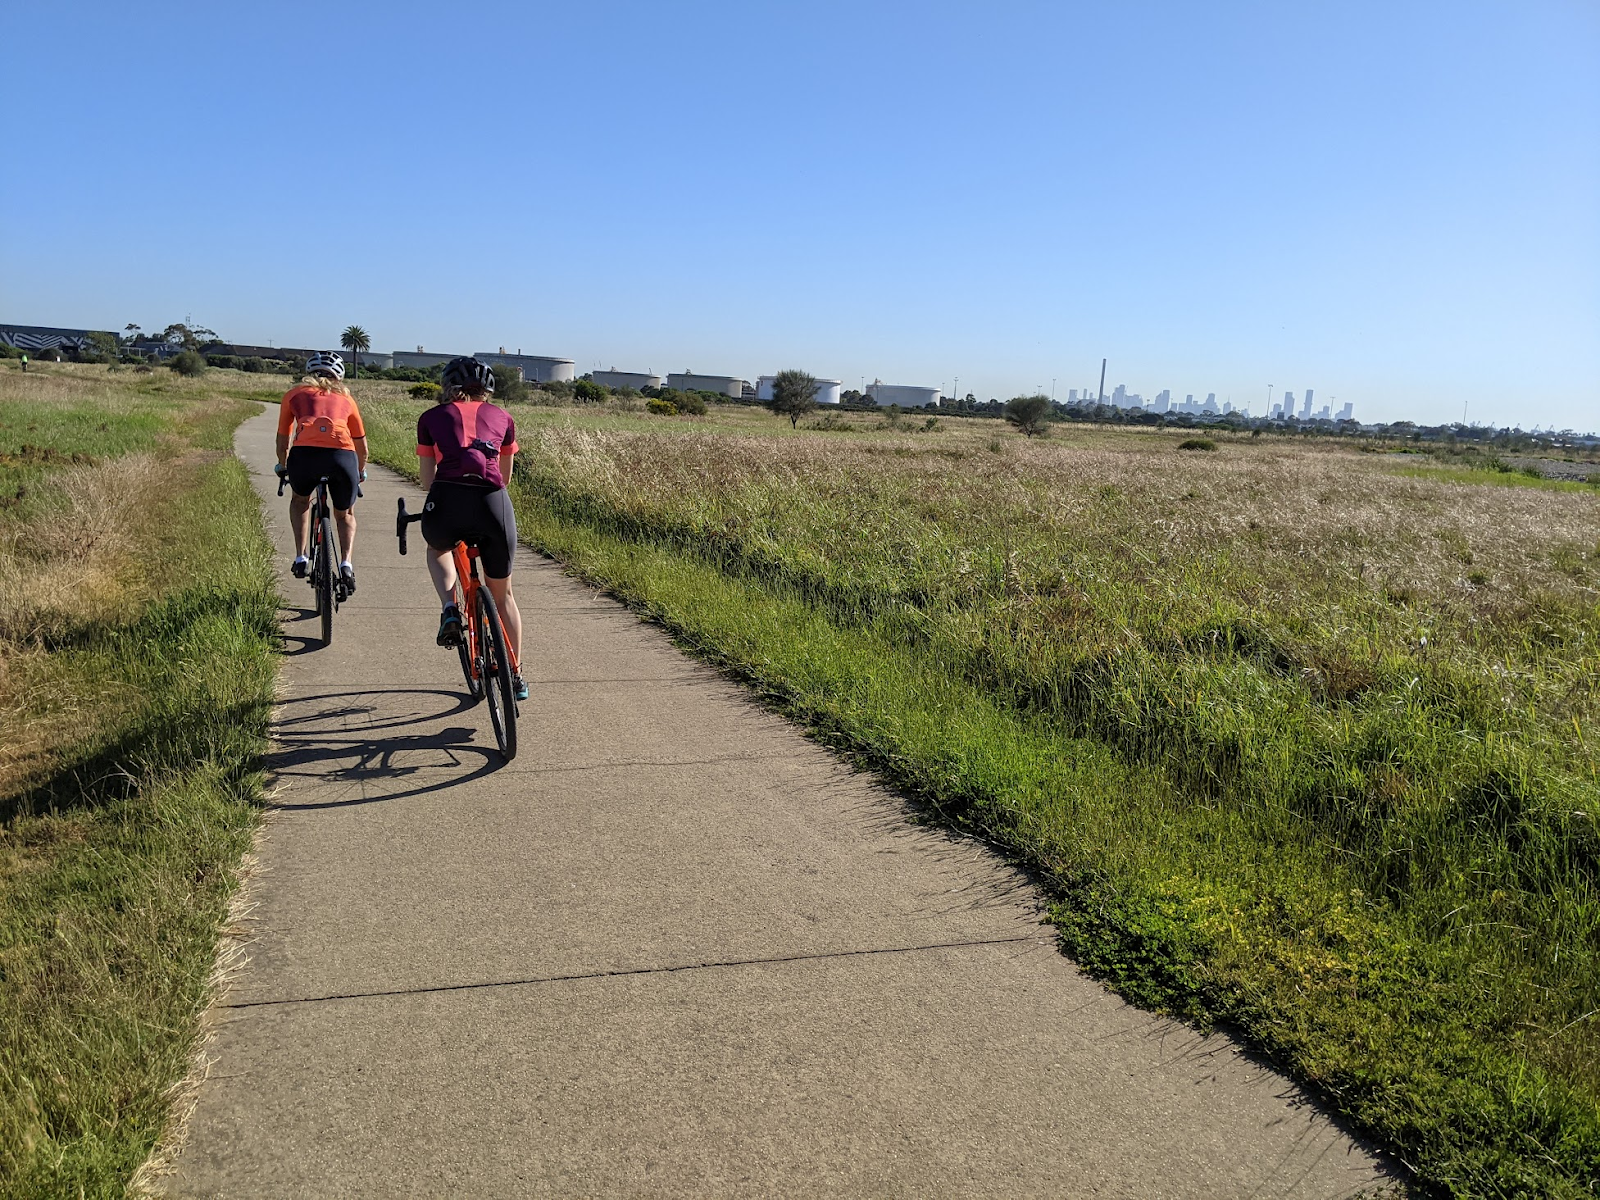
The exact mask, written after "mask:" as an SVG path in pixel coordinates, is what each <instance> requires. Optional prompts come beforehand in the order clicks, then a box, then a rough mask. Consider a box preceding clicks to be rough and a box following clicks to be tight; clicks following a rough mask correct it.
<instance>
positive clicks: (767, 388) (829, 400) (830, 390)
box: [756, 375, 844, 404]
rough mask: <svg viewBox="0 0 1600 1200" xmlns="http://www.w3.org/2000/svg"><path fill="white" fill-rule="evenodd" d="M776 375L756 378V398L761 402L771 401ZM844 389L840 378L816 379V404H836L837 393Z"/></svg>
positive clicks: (767, 402)
mask: <svg viewBox="0 0 1600 1200" xmlns="http://www.w3.org/2000/svg"><path fill="white" fill-rule="evenodd" d="M777 378H778V377H777V376H776V375H763V376H762V377H761V378H760V379H758V380H756V399H757V400H759V401H761V403H763V404H770V403H771V402H772V384H773V382H774V381H775V380H776V379H777ZM843 390H844V381H843V380H841V379H819V380H817V394H816V401H817V403H818V404H837V403H839V395H840V393H841V392H842V391H843Z"/></svg>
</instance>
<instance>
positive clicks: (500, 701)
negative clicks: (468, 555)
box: [477, 588, 517, 762]
mask: <svg viewBox="0 0 1600 1200" xmlns="http://www.w3.org/2000/svg"><path fill="white" fill-rule="evenodd" d="M477 617H478V664H479V667H480V668H481V672H480V673H481V674H482V676H483V692H484V696H485V698H486V699H487V700H488V701H489V724H490V725H492V726H494V740H495V744H496V745H497V746H499V747H500V754H501V757H503V758H504V759H505V760H506V762H510V761H511V760H512V759H513V758H515V757H516V756H517V696H516V690H515V689H516V685H515V684H514V683H513V682H512V681H511V651H510V649H509V648H508V647H507V646H506V631H505V629H504V628H503V627H502V626H501V624H500V612H499V609H497V608H496V607H495V603H494V597H493V596H491V595H490V594H489V589H488V588H479V589H478V612H477Z"/></svg>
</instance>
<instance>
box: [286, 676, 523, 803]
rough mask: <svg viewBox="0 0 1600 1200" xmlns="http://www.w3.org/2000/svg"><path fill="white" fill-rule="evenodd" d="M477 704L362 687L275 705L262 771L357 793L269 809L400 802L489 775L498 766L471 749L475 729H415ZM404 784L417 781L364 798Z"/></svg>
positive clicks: (429, 693)
mask: <svg viewBox="0 0 1600 1200" xmlns="http://www.w3.org/2000/svg"><path fill="white" fill-rule="evenodd" d="M406 699H411V700H413V701H414V702H413V703H412V704H410V705H408V706H404V707H407V708H409V711H396V710H397V709H399V708H401V707H402V705H401V704H399V703H397V702H399V701H402V700H406ZM439 700H443V701H447V702H448V703H446V704H439V703H437V701H439ZM427 701H433V703H427ZM476 703H478V702H477V701H476V700H473V699H470V698H469V697H467V696H466V695H464V694H463V693H460V692H452V691H447V690H445V689H442V688H366V689H363V690H361V691H351V692H324V693H320V694H318V695H314V696H295V697H292V698H290V699H288V700H285V701H283V702H281V703H280V704H279V706H278V711H277V715H276V717H275V719H274V720H273V723H272V737H273V741H274V742H275V743H276V745H275V746H274V749H273V750H272V752H271V753H269V754H268V756H267V768H268V770H270V771H271V772H272V774H273V775H274V776H275V777H276V778H277V779H278V780H279V781H283V782H287V781H290V780H303V781H305V782H306V783H308V784H310V785H311V788H309V789H307V790H311V791H313V792H314V791H315V788H316V785H318V784H323V785H335V786H337V787H338V788H339V790H340V791H345V790H347V789H348V787H349V786H350V785H352V784H354V785H357V786H360V787H361V788H362V793H363V794H361V795H358V796H352V797H349V798H348V799H338V800H322V801H310V800H308V801H306V802H304V803H285V802H282V801H276V802H274V803H273V804H272V805H271V807H273V808H275V809H280V810H285V811H290V812H295V811H299V812H304V811H310V810H315V809H323V808H350V807H353V806H355V805H361V804H376V803H378V802H380V801H387V800H404V799H407V798H409V797H412V796H423V795H427V794H428V793H430V792H439V791H444V790H445V789H447V788H453V787H455V786H457V785H458V784H462V783H467V782H469V781H471V780H474V779H479V778H481V777H483V776H485V775H489V774H492V773H493V772H494V771H496V770H498V769H499V768H500V767H501V766H502V765H504V764H503V760H502V759H501V757H500V753H499V751H498V750H496V749H495V748H494V747H493V746H478V745H474V744H473V742H474V740H475V739H476V738H477V736H478V732H479V731H478V730H477V729H476V728H473V727H472V726H467V725H447V726H444V727H443V728H438V729H433V730H431V731H427V732H423V731H420V730H417V729H416V728H415V727H416V726H418V725H434V724H436V723H437V722H439V721H443V720H447V719H448V718H450V717H453V716H455V715H456V714H458V713H464V712H466V711H467V710H468V709H470V708H472V707H473V706H474V705H475V704H476ZM404 779H418V780H419V783H418V786H416V787H413V788H409V789H403V790H401V791H385V792H384V793H383V794H382V795H375V796H369V795H366V794H365V790H366V789H365V785H366V784H368V783H374V782H380V781H387V782H393V781H396V780H404ZM422 779H426V782H425V783H424V782H420V781H421V780H422Z"/></svg>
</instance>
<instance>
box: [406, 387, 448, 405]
mask: <svg viewBox="0 0 1600 1200" xmlns="http://www.w3.org/2000/svg"><path fill="white" fill-rule="evenodd" d="M406 392H407V394H408V395H409V396H410V397H411V398H412V399H413V400H426V401H427V402H428V403H430V404H431V403H433V402H434V401H435V400H437V399H438V398H439V397H440V396H442V395H443V394H444V389H443V388H442V387H440V386H439V385H438V384H437V383H427V382H423V383H418V384H414V385H412V386H411V387H408V388H407V389H406Z"/></svg>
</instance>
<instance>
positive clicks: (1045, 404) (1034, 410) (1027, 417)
mask: <svg viewBox="0 0 1600 1200" xmlns="http://www.w3.org/2000/svg"><path fill="white" fill-rule="evenodd" d="M1049 419H1050V397H1049V396H1013V397H1012V398H1011V399H1010V400H1007V401H1006V420H1007V421H1008V422H1010V423H1011V424H1012V425H1015V426H1016V427H1017V428H1018V429H1020V430H1021V431H1022V432H1023V435H1024V436H1026V437H1038V436H1040V435H1041V434H1043V433H1044V432H1045V422H1046V421H1048V420H1049Z"/></svg>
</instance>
